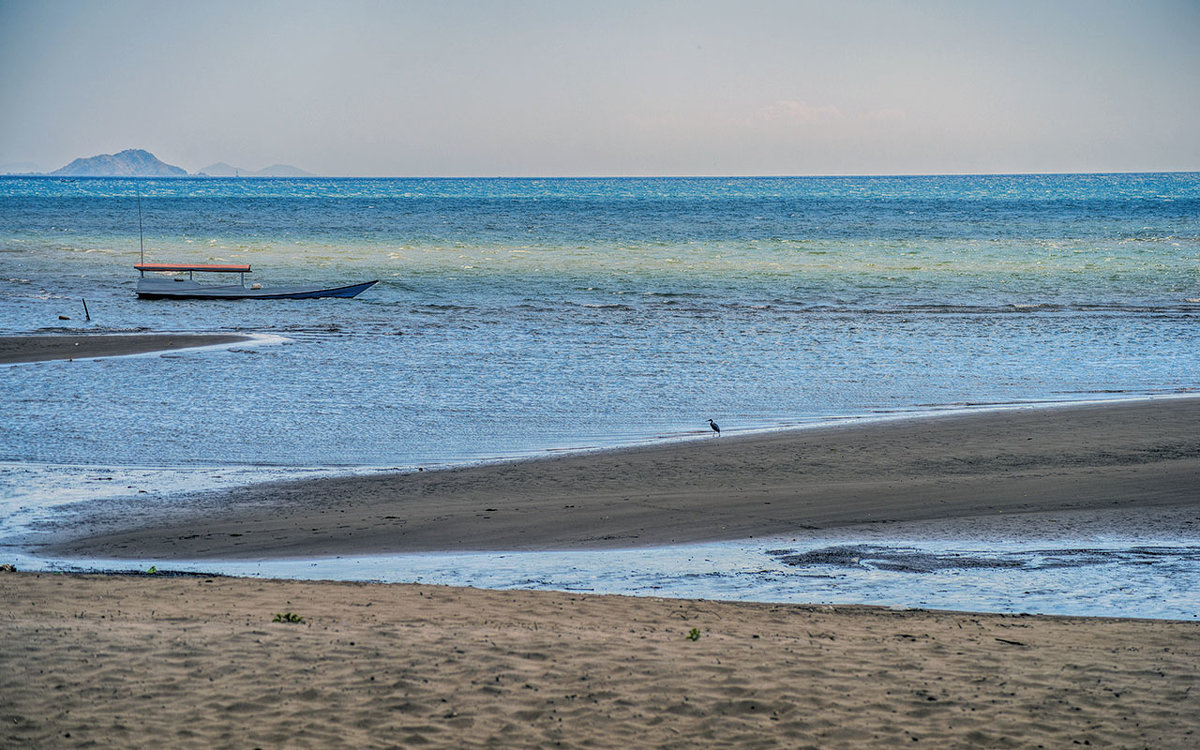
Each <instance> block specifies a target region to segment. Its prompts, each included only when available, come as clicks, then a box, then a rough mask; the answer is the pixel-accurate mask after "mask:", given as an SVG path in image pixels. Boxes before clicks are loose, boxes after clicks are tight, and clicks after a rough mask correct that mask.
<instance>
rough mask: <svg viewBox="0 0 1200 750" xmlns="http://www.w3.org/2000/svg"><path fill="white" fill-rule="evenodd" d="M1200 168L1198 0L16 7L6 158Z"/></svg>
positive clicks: (560, 168)
mask: <svg viewBox="0 0 1200 750" xmlns="http://www.w3.org/2000/svg"><path fill="white" fill-rule="evenodd" d="M126 148H144V149H147V150H149V151H151V152H152V153H154V154H155V155H156V156H158V157H159V158H160V159H162V160H163V161H165V162H167V163H170V164H174V165H177V166H181V167H183V168H184V169H187V170H188V171H193V172H194V171H197V170H200V169H202V168H204V167H206V166H208V165H210V164H213V163H215V162H226V163H228V164H232V165H234V166H237V167H240V168H242V169H249V170H257V169H261V168H264V167H267V166H269V165H273V164H278V163H283V164H290V165H294V166H296V167H299V168H301V169H304V170H307V171H309V172H313V173H315V174H320V175H328V176H607V175H810V174H847V175H853V174H958V173H1021V172H1111V171H1196V170H1200V0H1129V1H1125V2H1114V1H1110V0H1037V1H1027V0H1004V1H1000V0H996V1H995V2H971V1H970V0H958V1H953V2H952V1H941V0H910V1H908V2H901V1H899V0H896V1H887V2H885V1H883V0H845V1H842V2H834V0H828V1H826V2H809V1H806V0H792V1H790V2H774V1H770V0H731V1H729V2H714V1H711V0H689V1H682V0H680V1H676V0H644V1H642V2H628V1H626V0H605V1H604V2H572V1H571V0H545V1H543V0H510V1H507V2H501V1H500V0H495V1H492V2H485V1H484V0H475V1H474V2H465V1H464V0H437V1H433V0H430V1H428V2H426V1H409V0H378V1H375V0H337V1H336V2H333V1H331V2H316V1H313V0H287V1H286V2H255V1H253V0H234V1H232V2H229V1H226V0H205V1H204V2H196V1H194V0H185V1H182V2H181V1H178V0H106V1H104V2H100V1H91V0H57V1H55V2H46V1H44V0H0V165H5V166H12V165H16V164H25V165H32V167H30V168H32V169H35V170H37V171H51V170H54V169H57V168H59V167H61V166H63V165H65V164H67V163H68V162H70V161H71V160H72V159H74V158H76V157H81V156H94V155H97V154H105V153H115V152H117V151H120V150H123V149H126Z"/></svg>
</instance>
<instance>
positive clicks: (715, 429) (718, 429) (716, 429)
mask: <svg viewBox="0 0 1200 750" xmlns="http://www.w3.org/2000/svg"><path fill="white" fill-rule="evenodd" d="M708 426H709V427H711V428H712V431H713V432H715V433H717V437H721V427H720V425H718V424H717V423H716V422H714V421H712V420H711V419H710V420H708Z"/></svg>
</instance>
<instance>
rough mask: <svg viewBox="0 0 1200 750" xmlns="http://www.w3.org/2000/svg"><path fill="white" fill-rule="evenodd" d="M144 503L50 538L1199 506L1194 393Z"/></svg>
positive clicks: (593, 527)
mask: <svg viewBox="0 0 1200 750" xmlns="http://www.w3.org/2000/svg"><path fill="white" fill-rule="evenodd" d="M145 508H146V512H145V513H144V514H143V515H141V516H138V515H137V513H136V511H134V510H131V509H129V508H127V507H126V508H123V510H122V513H121V514H120V515H119V517H114V516H113V514H112V513H111V511H110V510H109V506H99V507H95V508H92V509H90V510H85V512H82V513H80V514H79V515H78V517H76V518H75V519H74V520H73V522H71V523H67V524H65V525H64V526H63V527H62V528H61V529H59V533H58V536H57V538H55V539H54V540H53V543H52V544H50V545H48V546H47V547H45V548H44V550H43V551H44V552H46V553H49V554H52V555H55V556H65V557H97V558H135V559H159V560H165V559H205V558H240V559H261V558H279V557H321V556H332V555H358V554H368V553H392V552H413V551H433V550H508V549H548V548H584V547H592V548H600V547H608V548H621V547H631V546H638V545H659V544H671V543H683V542H697V541H711V540H730V539H741V538H747V537H755V536H760V537H761V536H780V535H795V534H798V533H803V532H804V531H805V530H807V529H818V528H820V529H826V528H834V527H844V526H850V525H855V524H861V523H869V522H876V523H877V522H888V521H894V522H899V521H919V520H928V519H962V518H971V517H983V516H993V517H995V516H998V515H999V514H1012V513H1035V512H1045V511H1055V512H1059V511H1076V512H1089V511H1099V510H1113V509H1117V510H1128V511H1133V512H1136V511H1149V510H1152V509H1155V508H1171V509H1175V510H1180V509H1182V510H1183V511H1185V512H1191V510H1193V509H1194V510H1196V511H1197V512H1198V513H1200V399H1197V398H1171V399H1161V400H1153V401H1138V402H1121V403H1110V404H1099V405H1077V406H1068V407H1057V408H1037V409H1017V410H1008V411H995V412H982V413H968V414H961V415H950V416H942V417H935V418H925V419H901V420H897V421H892V422H881V423H873V424H860V425H844V426H838V427H828V428H821V429H812V430H798V431H790V432H784V433H776V434H767V435H757V436H751V437H741V438H738V437H719V438H718V437H713V438H708V439H704V440H699V441H690V442H685V443H672V444H664V445H658V446H652V447H646V448H637V449H630V450H619V451H605V452H598V453H589V454H582V455H572V456H563V457H557V458H549V459H542V460H530V461H522V462H515V463H507V464H500V465H493V466H481V467H473V468H464V469H455V470H448V471H427V472H411V473H407V474H389V475H380V476H370V477H353V478H336V479H318V480H306V481H301V482H293V483H278V484H267V485H258V486H254V487H249V488H245V489H242V490H238V491H235V492H221V493H215V494H209V495H203V496H192V497H183V498H155V499H154V500H153V502H150V503H148V504H147V505H146V506H145ZM1196 518H1197V519H1198V520H1200V514H1198V515H1197V516H1196ZM81 537H82V538H81Z"/></svg>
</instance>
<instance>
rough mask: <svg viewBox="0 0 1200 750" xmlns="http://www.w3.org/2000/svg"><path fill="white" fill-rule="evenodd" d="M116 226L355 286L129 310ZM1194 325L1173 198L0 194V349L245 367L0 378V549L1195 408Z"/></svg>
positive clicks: (101, 182)
mask: <svg viewBox="0 0 1200 750" xmlns="http://www.w3.org/2000/svg"><path fill="white" fill-rule="evenodd" d="M139 202H140V216H139ZM139 218H140V221H141V226H142V232H143V235H144V248H145V260H146V261H147V262H182V263H210V262H229V263H249V264H251V265H252V267H253V269H254V271H253V273H252V275H251V276H252V278H251V280H253V281H256V282H260V283H262V284H263V285H264V286H272V285H287V284H296V283H304V282H310V281H311V282H317V283H321V284H328V285H331V286H333V285H340V284H348V283H353V282H357V281H365V280H370V279H379V280H380V283H379V284H377V285H376V286H375V287H373V288H372V289H370V290H368V291H367V292H366V293H364V294H363V295H362V296H360V297H359V298H356V299H353V300H318V301H311V300H299V301H286V300H285V301H270V302H254V301H237V302H222V301H197V302H168V301H158V302H155V301H139V300H138V299H137V298H136V297H135V295H134V293H133V287H134V284H135V282H136V278H137V272H136V271H135V270H134V269H133V264H134V263H135V262H137V261H138V259H139V257H140V255H141V245H142V242H141V240H140V239H139ZM85 299H86V303H87V309H88V312H89V314H90V317H91V320H90V321H85V320H84V307H83V300H85ZM63 317H65V318H69V320H63V319H62V318H63ZM1198 324H1200V174H1197V173H1186V174H1184V173H1179V174H1174V173H1173V174H1112V175H1020V176H942V177H800V178H655V179H638V178H613V179H266V178H255V179H233V178H224V179H208V178H176V179H81V178H63V179H57V178H17V177H9V178H0V333H5V334H12V333H30V332H79V331H94V332H136V331H151V330H153V331H160V330H165V331H222V332H224V331H228V332H246V333H254V334H260V335H263V336H265V337H267V338H265V339H264V340H263V341H261V342H258V343H254V344H249V345H240V346H233V347H228V348H226V349H224V350H221V351H215V352H214V351H203V352H201V351H196V352H180V353H173V354H170V355H165V356H159V355H156V356H148V357H130V358H114V359H107V360H96V361H91V362H87V363H43V364H36V365H20V366H10V367H7V368H4V369H3V370H2V372H3V376H2V377H0V404H2V405H3V409H4V412H5V415H4V418H3V419H2V420H0V518H2V520H0V536H6V537H7V538H10V539H17V538H19V537H20V535H21V534H24V533H26V532H27V531H29V530H30V529H32V528H35V527H36V526H37V525H38V524H41V523H45V522H47V519H50V518H53V516H54V514H56V513H61V512H64V510H65V509H66V508H67V507H68V506H69V505H70V504H71V503H74V502H77V501H82V500H88V499H91V500H101V501H106V502H107V501H113V502H135V501H136V499H137V495H138V494H146V493H140V492H139V490H143V489H146V488H150V487H152V488H154V489H155V490H156V491H157V490H162V489H164V488H165V489H166V490H168V491H177V492H184V491H191V490H196V489H205V488H211V487H220V486H227V485H229V484H238V483H242V482H250V481H260V480H263V479H271V478H279V477H291V476H314V475H323V474H331V473H333V474H336V473H352V472H366V471H377V470H380V469H389V468H400V469H411V468H414V467H431V466H444V465H451V464H455V463H461V462H470V461H493V460H504V459H508V458H513V457H524V456H532V455H539V454H545V453H548V452H557V451H563V450H578V449H590V448H602V447H607V446H617V445H630V444H641V443H649V442H656V441H661V440H685V439H690V438H695V437H699V436H703V435H705V434H706V431H707V429H708V427H707V424H706V422H705V420H706V419H708V418H710V417H711V418H714V419H716V420H717V421H718V422H719V423H720V424H721V426H722V429H723V430H724V431H725V432H727V433H738V432H749V431H760V430H768V429H779V428H790V427H803V426H805V425H813V424H822V423H827V422H828V421H830V420H843V419H871V418H880V417H892V416H897V415H904V414H909V413H923V412H928V411H940V410H948V409H964V408H966V409H970V408H987V407H995V406H1006V407H1020V406H1029V405H1038V404H1049V403H1058V402H1065V401H1084V400H1101V399H1109V398H1129V397H1158V396H1168V395H1179V394H1188V393H1192V392H1194V391H1195V389H1196V388H1197V386H1198V385H1200V337H1198V336H1197V331H1198ZM106 477H116V478H117V479H111V478H106ZM120 479H129V480H130V481H125V482H121V481H120ZM114 485H115V486H114ZM943 541H944V540H943ZM1162 541H1163V544H1164V545H1166V546H1169V547H1171V548H1172V549H1182V550H1184V552H1182V553H1179V554H1181V555H1183V557H1184V558H1187V556H1188V555H1191V556H1192V557H1193V558H1195V557H1197V555H1196V550H1198V549H1200V542H1198V541H1197V540H1195V539H1190V540H1189V539H1170V540H1162ZM1144 542H1146V540H1145V539H1138V540H1137V543H1138V544H1143V543H1144ZM872 543H874V542H872ZM939 543H942V542H939ZM1109 543H1116V544H1118V546H1119V545H1120V544H1121V541H1120V540H1116V541H1115V542H1113V540H1106V541H1105V544H1109ZM1131 543H1132V542H1131ZM793 552H794V551H793ZM1178 556H1179V555H1176V556H1175V557H1173V558H1172V560H1175V559H1176V558H1177V557H1178ZM851 557H853V556H851ZM854 559H861V556H859V557H857V558H854ZM1172 564H1174V563H1172ZM539 565H541V563H539ZM210 567H211V566H210ZM543 567H544V566H543ZM1003 569H1004V568H1003V566H1001V568H999V570H1001V571H1002V570H1003ZM1197 569H1200V563H1197V564H1196V566H1195V567H1194V568H1192V569H1189V570H1190V571H1191V572H1189V573H1187V574H1186V575H1187V576H1193V577H1195V578H1200V575H1198V574H1197V573H1196V570H1197ZM912 575H920V574H916V573H914V574H912ZM1172 575H1177V574H1174V573H1173V574H1172ZM528 577H529V576H524V577H522V576H519V575H518V576H515V578H516V579H521V580H524V579H525V578H528ZM493 585H500V584H499V583H494V584H493ZM1193 585H1194V588H1195V590H1196V591H1200V583H1194V584H1193ZM689 591H690V592H692V593H695V592H694V591H693V590H692V589H689ZM656 593H662V592H661V591H657V590H656ZM700 593H701V594H702V593H703V591H700ZM753 596H754V595H753V594H752V595H750V598H752V597H753ZM772 596H775V597H776V598H777V597H778V595H777V594H773V595H772ZM1197 599H1198V600H1200V597H1197ZM1176 614H1179V613H1176Z"/></svg>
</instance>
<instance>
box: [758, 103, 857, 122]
mask: <svg viewBox="0 0 1200 750" xmlns="http://www.w3.org/2000/svg"><path fill="white" fill-rule="evenodd" d="M751 119H752V120H754V121H756V122H767V123H779V124H784V125H815V124H821V123H829V122H838V121H840V120H843V119H845V115H843V114H842V110H841V109H840V108H838V107H837V105H834V104H822V105H819V106H818V105H813V104H809V103H808V102H805V101H796V100H789V99H780V100H779V101H777V102H775V103H774V104H769V105H767V106H765V107H762V108H761V109H759V110H758V111H757V112H755V113H754V116H753V117H752V118H751Z"/></svg>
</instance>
